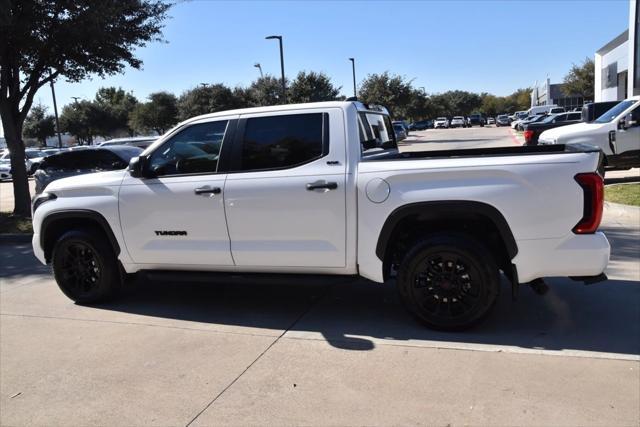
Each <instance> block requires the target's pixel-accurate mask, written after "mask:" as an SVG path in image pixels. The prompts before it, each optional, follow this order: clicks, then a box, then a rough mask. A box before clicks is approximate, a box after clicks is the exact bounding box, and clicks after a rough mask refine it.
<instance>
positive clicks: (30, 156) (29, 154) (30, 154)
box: [24, 151, 42, 159]
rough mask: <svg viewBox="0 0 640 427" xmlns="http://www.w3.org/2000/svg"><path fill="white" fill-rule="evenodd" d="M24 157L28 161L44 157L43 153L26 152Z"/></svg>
mask: <svg viewBox="0 0 640 427" xmlns="http://www.w3.org/2000/svg"><path fill="white" fill-rule="evenodd" d="M24 155H25V157H26V158H27V159H35V158H38V157H42V153H41V152H40V151H25V152H24Z"/></svg>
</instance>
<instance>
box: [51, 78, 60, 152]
mask: <svg viewBox="0 0 640 427" xmlns="http://www.w3.org/2000/svg"><path fill="white" fill-rule="evenodd" d="M50 84H51V97H52V98H53V114H54V115H55V117H56V133H57V134H58V148H62V137H61V136H60V121H59V120H58V104H57V103H56V90H55V89H54V88H53V80H51V82H50Z"/></svg>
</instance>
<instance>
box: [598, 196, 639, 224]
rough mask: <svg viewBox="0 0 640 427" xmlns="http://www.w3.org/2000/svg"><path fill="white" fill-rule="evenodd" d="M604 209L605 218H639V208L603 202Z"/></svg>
mask: <svg viewBox="0 0 640 427" xmlns="http://www.w3.org/2000/svg"><path fill="white" fill-rule="evenodd" d="M604 209H605V215H606V216H607V217H618V218H620V217H624V218H629V219H635V220H638V219H639V218H640V206H629V205H623V204H620V203H613V202H607V201H605V202H604Z"/></svg>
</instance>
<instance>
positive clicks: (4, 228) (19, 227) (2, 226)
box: [0, 212, 33, 234]
mask: <svg viewBox="0 0 640 427" xmlns="http://www.w3.org/2000/svg"><path fill="white" fill-rule="evenodd" d="M9 233H21V234H32V233H33V228H31V218H24V217H21V216H13V215H12V214H10V213H9V212H0V234H9Z"/></svg>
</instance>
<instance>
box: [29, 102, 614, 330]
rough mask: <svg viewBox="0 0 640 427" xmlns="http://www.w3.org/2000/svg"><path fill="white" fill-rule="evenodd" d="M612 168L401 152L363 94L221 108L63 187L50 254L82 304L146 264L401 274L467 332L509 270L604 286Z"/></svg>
mask: <svg viewBox="0 0 640 427" xmlns="http://www.w3.org/2000/svg"><path fill="white" fill-rule="evenodd" d="M599 161H600V152H599V151H598V150H596V149H592V148H588V147H587V148H584V147H583V148H580V147H573V148H567V147H564V146H557V145H556V146H547V147H538V146H534V147H506V148H488V149H471V150H462V151H431V152H411V153H401V152H399V151H398V149H397V145H396V142H395V137H394V132H393V127H392V125H391V120H390V118H389V115H388V113H387V110H386V109H384V108H382V107H377V106H370V105H365V104H362V103H360V102H353V101H349V102H326V103H313V104H301V105H283V106H274V107H262V108H252V109H245V110H236V111H227V112H219V113H215V114H208V115H205V116H200V117H195V118H193V119H190V120H187V121H185V122H183V123H181V124H179V125H178V126H176V127H175V128H174V129H172V130H170V131H169V132H167V133H166V134H165V135H164V136H162V137H161V138H160V139H158V140H157V141H156V142H155V143H153V144H152V145H151V146H150V147H148V148H147V149H146V150H145V151H144V152H143V154H142V155H141V156H140V157H138V158H134V159H133V160H132V162H131V164H130V165H129V169H128V170H122V171H111V172H102V173H95V174H91V175H83V176H78V177H70V178H64V179H61V180H58V181H54V182H53V183H51V184H49V186H48V187H47V188H46V189H45V191H44V193H42V194H41V195H39V196H38V197H36V198H35V199H34V201H33V228H34V235H33V249H34V252H35V254H36V256H37V258H38V259H39V260H40V261H41V262H42V263H51V264H52V265H53V271H54V275H55V279H56V281H57V282H58V285H59V286H60V288H61V290H62V291H63V292H64V293H65V294H66V295H67V296H68V297H69V298H71V299H72V300H74V301H76V302H79V303H94V302H98V301H101V300H104V299H105V298H109V297H112V296H113V295H115V294H116V293H117V291H118V290H119V288H121V287H122V285H123V283H126V281H125V280H124V279H125V278H126V276H127V275H128V274H133V273H137V272H143V271H146V272H149V271H151V272H153V274H154V275H155V276H158V275H160V276H161V275H162V274H163V273H164V274H167V275H172V277H175V275H176V274H184V275H185V276H184V277H187V276H189V275H191V276H193V275H195V274H197V275H199V277H202V276H201V275H205V276H206V275H209V274H212V273H215V274H214V275H216V276H218V277H219V276H221V275H222V276H224V274H233V275H234V276H236V275H239V274H241V273H242V274H244V273H247V274H249V273H260V275H261V277H262V275H270V274H273V275H278V276H277V277H279V278H281V277H289V278H291V277H298V276H294V275H302V274H304V275H325V276H323V277H324V278H325V279H326V280H329V279H330V278H331V277H330V276H331V275H333V276H356V275H359V276H362V277H365V278H367V279H370V280H371V281H373V282H379V283H383V282H385V280H386V279H388V278H396V281H397V286H398V289H399V292H400V295H401V298H402V300H403V301H404V303H405V304H406V306H407V308H408V309H409V310H410V311H411V312H412V313H413V314H414V315H416V316H417V317H418V318H419V319H421V320H422V321H423V322H425V323H426V324H427V325H428V326H431V327H434V328H440V329H461V328H465V327H468V326H470V325H472V324H474V323H476V322H478V321H479V320H480V319H482V318H483V317H484V316H485V315H486V314H487V313H488V312H489V311H490V309H491V308H492V306H493V305H494V303H495V301H496V297H497V295H498V292H499V288H500V277H501V273H503V274H504V275H505V276H506V277H507V278H508V280H510V281H511V283H512V285H513V286H517V285H518V284H519V283H529V282H535V281H538V280H540V279H541V278H544V277H547V276H576V277H575V278H576V279H579V280H582V281H597V280H601V279H602V278H603V277H604V275H603V271H604V269H605V267H606V266H607V262H608V260H609V243H608V241H607V239H606V238H605V236H604V234H602V233H600V232H597V231H596V230H597V228H598V226H599V223H600V219H601V215H602V206H603V181H602V178H601V177H600V175H598V174H597V173H596V172H595V171H596V170H597V168H598V164H599ZM283 273H285V274H283ZM254 277H255V276H254Z"/></svg>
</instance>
